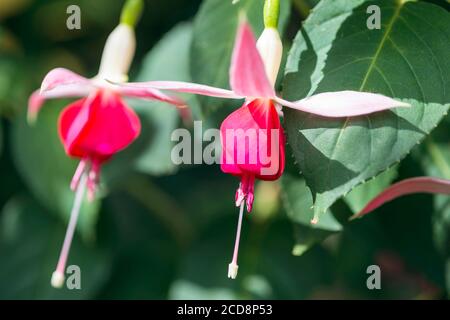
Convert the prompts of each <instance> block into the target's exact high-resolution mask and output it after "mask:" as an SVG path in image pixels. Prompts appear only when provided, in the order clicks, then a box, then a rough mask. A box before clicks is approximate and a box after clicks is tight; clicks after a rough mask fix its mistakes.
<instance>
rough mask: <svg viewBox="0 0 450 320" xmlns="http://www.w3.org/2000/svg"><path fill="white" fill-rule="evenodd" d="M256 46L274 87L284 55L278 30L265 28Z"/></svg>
mask: <svg viewBox="0 0 450 320" xmlns="http://www.w3.org/2000/svg"><path fill="white" fill-rule="evenodd" d="M256 46H257V48H258V51H259V54H260V55H261V58H262V60H263V62H264V66H265V69H266V74H267V78H268V79H269V81H270V83H271V84H272V85H275V82H276V81H277V76H278V71H279V69H280V64H281V57H282V55H283V44H282V42H281V39H280V35H279V33H278V30H277V29H275V28H265V29H264V31H263V33H262V34H261V36H260V37H259V39H258V41H257V43H256Z"/></svg>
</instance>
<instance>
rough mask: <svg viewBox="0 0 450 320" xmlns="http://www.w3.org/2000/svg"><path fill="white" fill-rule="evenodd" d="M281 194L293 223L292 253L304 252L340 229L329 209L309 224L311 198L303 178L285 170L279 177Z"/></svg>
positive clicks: (296, 254) (300, 253)
mask: <svg viewBox="0 0 450 320" xmlns="http://www.w3.org/2000/svg"><path fill="white" fill-rule="evenodd" d="M281 196H282V200H283V205H284V208H285V210H286V212H287V215H288V218H289V219H290V220H291V221H292V222H293V223H294V236H295V245H294V247H293V249H292V254H293V255H295V256H300V255H302V254H304V253H305V252H306V251H307V250H309V249H310V248H311V247H312V246H313V245H315V244H316V243H318V242H321V241H322V240H324V239H325V238H327V237H328V236H329V235H331V234H333V233H335V232H339V231H341V230H342V225H341V224H340V223H339V222H338V221H337V220H336V218H335V217H334V216H333V214H332V213H331V211H330V210H328V211H327V214H326V215H324V217H323V219H320V220H319V222H318V223H317V224H311V220H312V219H313V216H314V211H313V210H312V205H313V198H312V195H311V191H310V190H309V188H308V187H307V186H306V183H305V181H304V179H302V178H298V177H295V176H294V175H292V174H290V173H287V172H285V173H284V174H283V177H282V178H281Z"/></svg>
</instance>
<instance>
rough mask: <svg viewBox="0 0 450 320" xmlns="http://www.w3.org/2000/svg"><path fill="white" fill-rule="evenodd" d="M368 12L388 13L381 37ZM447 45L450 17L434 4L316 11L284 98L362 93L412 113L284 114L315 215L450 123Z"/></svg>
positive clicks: (335, 5)
mask: <svg viewBox="0 0 450 320" xmlns="http://www.w3.org/2000/svg"><path fill="white" fill-rule="evenodd" d="M371 4H376V5H378V6H380V8H381V23H382V27H381V29H380V30H376V29H375V30H369V29H368V28H367V26H366V20H367V18H368V14H367V13H366V9H367V7H368V6H369V5H371ZM431 21H432V23H430V22H431ZM449 39H450V14H449V13H448V12H446V11H445V10H443V9H442V8H440V7H437V6H434V5H432V4H428V3H422V2H409V1H390V0H389V1H387V0H384V1H365V0H345V1H344V0H336V1H331V0H323V1H321V2H320V3H319V4H318V5H317V7H316V8H314V10H313V12H312V13H311V15H310V16H309V18H308V19H307V20H306V22H305V24H304V28H303V29H302V30H301V31H300V32H299V33H298V35H297V37H296V38H295V40H294V44H293V47H292V49H291V51H290V54H289V58H288V62H287V66H286V74H285V81H284V97H285V98H287V99H289V100H298V99H300V98H303V97H305V96H309V95H311V94H314V93H320V92H327V91H339V90H359V91H369V92H378V93H382V94H385V95H387V96H391V97H394V98H396V99H398V100H402V101H406V102H408V103H410V104H411V105H412V107H411V108H409V109H406V108H404V109H398V110H392V111H387V112H381V113H375V114H372V115H369V116H365V117H354V118H346V119H327V118H323V117H317V116H312V115H308V114H305V113H302V112H299V111H294V110H286V111H285V122H286V129H287V134H288V140H289V144H290V145H291V147H292V149H293V152H294V155H295V158H296V159H297V162H298V165H299V167H300V170H301V171H302V173H303V175H304V177H305V180H306V183H307V185H308V186H309V187H310V189H311V190H312V192H313V195H314V210H315V212H316V213H317V214H322V213H324V212H325V211H326V210H327V208H328V207H330V206H331V205H332V204H333V203H334V202H335V201H336V200H337V199H338V198H340V197H341V196H343V195H345V194H346V193H347V192H349V191H350V190H351V189H352V188H354V187H355V186H356V185H358V184H360V183H362V182H363V181H365V180H368V179H370V178H372V177H374V176H376V175H378V174H379V173H380V172H382V171H384V170H386V169H387V168H389V167H390V166H392V165H393V164H394V163H396V162H399V161H400V160H401V159H402V158H404V157H405V156H406V155H407V154H408V153H409V152H410V150H411V149H412V148H413V147H414V146H415V145H416V144H417V143H419V142H420V141H421V140H422V139H423V138H424V137H425V136H426V135H427V134H428V133H429V132H430V131H431V130H432V129H433V128H434V127H436V125H437V124H438V123H439V121H440V120H441V119H442V118H443V116H444V115H445V114H446V113H447V111H448V108H449V106H450V104H449V103H448V101H449V100H450V90H448V88H449V87H450V60H449V59H448V52H450V41H449Z"/></svg>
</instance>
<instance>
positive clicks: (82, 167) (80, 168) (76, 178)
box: [70, 159, 87, 191]
mask: <svg viewBox="0 0 450 320" xmlns="http://www.w3.org/2000/svg"><path fill="white" fill-rule="evenodd" d="M86 164H87V163H86V160H85V159H82V160H81V161H80V163H79V164H78V167H77V169H76V170H75V174H74V175H73V178H72V181H71V182H70V189H71V190H72V191H75V190H76V189H77V188H78V184H79V183H80V178H81V175H82V174H83V173H84V170H85V168H86Z"/></svg>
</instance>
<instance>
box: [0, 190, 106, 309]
mask: <svg viewBox="0 0 450 320" xmlns="http://www.w3.org/2000/svg"><path fill="white" fill-rule="evenodd" d="M1 217H2V219H1V221H0V226H1V228H0V260H1V261H2V263H1V265H0V283H1V286H0V299H2V300H3V299H92V298H94V297H95V295H96V294H97V292H98V291H99V289H100V287H101V286H102V285H103V284H104V283H105V282H106V280H107V279H108V276H109V272H110V270H109V266H110V262H111V259H110V257H109V255H108V254H107V253H106V252H105V251H103V250H100V249H99V248H97V247H93V246H89V247H87V246H84V245H83V244H82V242H81V241H80V238H79V237H78V236H77V235H75V238H74V240H73V243H72V247H71V250H70V256H69V261H68V264H67V265H68V266H70V265H77V266H79V267H80V271H81V278H80V280H81V281H80V284H81V290H77V289H72V290H69V289H67V288H65V287H63V288H62V289H54V288H52V286H51V285H50V278H51V276H52V273H53V271H54V270H55V269H54V268H55V266H56V263H57V260H58V254H59V251H60V249H61V245H62V242H63V239H64V231H65V226H64V225H63V224H62V223H60V222H58V221H57V220H56V219H55V218H53V217H51V216H49V215H47V214H46V213H45V211H43V210H42V209H41V207H40V206H39V205H38V204H37V203H35V202H33V201H31V200H29V199H27V198H22V197H16V198H13V199H12V200H10V201H9V202H8V203H7V204H6V205H5V207H4V209H3V212H2V215H1Z"/></svg>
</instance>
